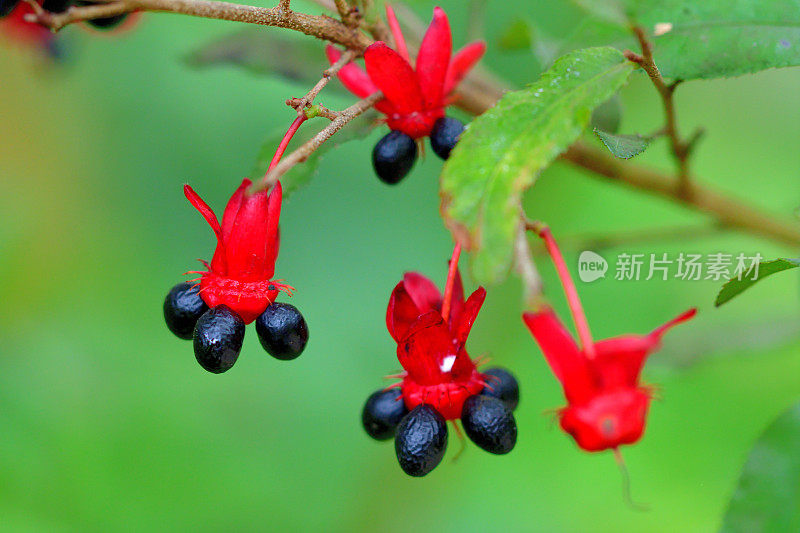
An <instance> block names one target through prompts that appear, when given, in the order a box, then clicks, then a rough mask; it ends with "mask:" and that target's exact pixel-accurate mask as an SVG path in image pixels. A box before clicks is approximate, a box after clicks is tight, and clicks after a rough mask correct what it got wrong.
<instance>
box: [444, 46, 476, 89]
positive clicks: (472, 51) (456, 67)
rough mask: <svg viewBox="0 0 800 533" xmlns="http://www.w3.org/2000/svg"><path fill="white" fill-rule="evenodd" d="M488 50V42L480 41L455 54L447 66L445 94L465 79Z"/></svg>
mask: <svg viewBox="0 0 800 533" xmlns="http://www.w3.org/2000/svg"><path fill="white" fill-rule="evenodd" d="M485 51H486V43H484V42H483V41H478V42H475V43H470V44H468V45H467V46H465V47H464V48H462V49H461V50H459V51H458V52H456V55H454V56H453V60H452V61H451V62H450V66H449V67H448V68H447V77H446V78H445V82H444V95H445V96H446V95H448V94H450V93H451V92H453V91H454V90H455V88H456V86H458V84H459V83H461V80H463V79H464V76H466V75H467V73H468V72H469V71H470V70H471V69H472V67H474V66H475V63H477V62H478V61H480V59H481V57H483V53H484V52H485Z"/></svg>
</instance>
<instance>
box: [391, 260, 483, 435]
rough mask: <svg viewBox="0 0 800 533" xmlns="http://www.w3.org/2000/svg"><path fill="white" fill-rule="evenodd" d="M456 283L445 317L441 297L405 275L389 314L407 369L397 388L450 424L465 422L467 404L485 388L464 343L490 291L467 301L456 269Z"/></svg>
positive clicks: (418, 277) (429, 284) (477, 293)
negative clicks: (462, 419)
mask: <svg viewBox="0 0 800 533" xmlns="http://www.w3.org/2000/svg"><path fill="white" fill-rule="evenodd" d="M452 285H453V288H452V295H451V300H450V301H451V305H450V308H449V311H448V310H444V312H445V313H447V318H446V319H445V318H443V316H442V313H443V309H442V308H443V298H442V295H441V293H440V292H439V290H438V289H437V288H436V286H435V285H434V284H433V282H431V281H430V280H429V279H428V278H426V277H424V276H422V275H421V274H417V273H415V272H410V273H407V274H406V275H405V276H403V281H401V282H400V283H398V284H397V286H396V287H395V288H394V291H392V296H391V298H390V299H389V307H388V309H387V310H386V327H387V328H388V329H389V334H391V336H392V337H393V338H394V340H395V341H397V358H398V359H399V360H400V364H401V365H402V366H403V369H404V370H405V372H403V374H401V375H400V376H399V377H402V378H403V381H402V382H401V383H399V384H398V385H399V386H400V388H401V391H402V395H403V400H404V402H405V404H406V407H407V408H408V409H409V410H411V409H413V408H415V407H416V406H418V405H420V404H423V403H425V404H428V405H431V406H433V407H434V408H436V410H437V411H438V412H439V413H440V414H441V415H442V416H443V417H445V419H447V420H453V419H457V418H460V417H461V410H462V407H463V405H464V401H465V400H466V399H467V398H469V397H470V396H473V395H475V394H479V393H480V392H481V391H482V390H483V388H484V386H485V382H484V378H483V376H482V374H480V373H479V372H478V370H477V367H476V365H475V363H474V362H473V361H472V359H470V357H469V354H468V353H467V351H466V349H465V348H464V344H465V343H466V341H467V336H468V335H469V332H470V329H471V328H472V324H473V322H475V317H476V316H477V315H478V311H480V308H481V305H483V300H484V299H485V298H486V291H485V290H484V289H483V288H482V287H481V288H479V289H478V290H476V291H475V292H473V293H472V294H471V295H470V297H469V298H468V299H467V301H466V302H465V301H464V289H463V287H462V284H461V276H460V275H459V274H458V272H457V271H456V272H455V277H454V283H453V284H452Z"/></svg>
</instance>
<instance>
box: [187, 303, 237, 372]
mask: <svg viewBox="0 0 800 533" xmlns="http://www.w3.org/2000/svg"><path fill="white" fill-rule="evenodd" d="M243 340H244V321H243V320H242V319H241V317H240V316H239V315H237V314H236V313H234V312H233V311H231V309H230V308H229V307H227V306H225V305H218V306H217V307H214V308H212V309H209V310H208V311H206V312H205V314H203V316H201V317H200V320H198V321H197V325H196V326H195V327H194V356H195V357H196V358H197V362H198V363H200V366H202V367H203V368H205V369H206V370H208V371H209V372H213V373H214V374H221V373H222V372H225V371H226V370H228V369H229V368H230V367H232V366H233V364H234V363H235V362H236V359H237V358H238V357H239V350H241V349H242V341H243Z"/></svg>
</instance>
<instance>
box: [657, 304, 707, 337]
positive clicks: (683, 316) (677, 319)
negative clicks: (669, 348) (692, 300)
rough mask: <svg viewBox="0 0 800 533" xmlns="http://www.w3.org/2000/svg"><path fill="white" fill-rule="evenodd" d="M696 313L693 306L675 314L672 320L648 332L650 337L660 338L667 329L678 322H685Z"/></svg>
mask: <svg viewBox="0 0 800 533" xmlns="http://www.w3.org/2000/svg"><path fill="white" fill-rule="evenodd" d="M696 314H697V309H696V308H694V307H693V308H691V309H689V310H688V311H685V312H683V313H681V314H680V315H678V316H676V317H675V318H673V319H672V320H670V321H669V322H667V323H666V324H664V325H663V326H660V327H658V328H656V329H654V330H653V331H652V333H650V337H655V338H656V339H661V337H662V336H663V335H664V333H666V332H667V331H669V330H670V329H672V328H673V327H675V326H677V325H678V324H680V323H682V322H686V321H687V320H690V319H692V318H694V316H695V315H696Z"/></svg>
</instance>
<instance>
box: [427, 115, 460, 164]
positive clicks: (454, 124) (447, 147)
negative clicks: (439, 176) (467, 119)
mask: <svg viewBox="0 0 800 533" xmlns="http://www.w3.org/2000/svg"><path fill="white" fill-rule="evenodd" d="M463 132H464V123H463V122H461V121H460V120H458V119H457V118H450V117H442V118H440V119H439V120H437V121H436V123H435V124H434V125H433V131H431V148H433V151H434V152H436V155H438V156H439V157H441V158H442V159H447V158H448V157H450V152H451V151H452V150H453V148H455V146H456V143H457V142H458V138H459V137H461V134H462V133H463Z"/></svg>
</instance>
